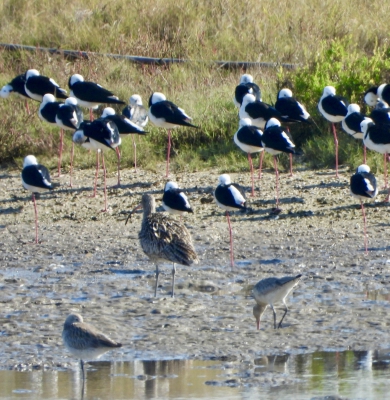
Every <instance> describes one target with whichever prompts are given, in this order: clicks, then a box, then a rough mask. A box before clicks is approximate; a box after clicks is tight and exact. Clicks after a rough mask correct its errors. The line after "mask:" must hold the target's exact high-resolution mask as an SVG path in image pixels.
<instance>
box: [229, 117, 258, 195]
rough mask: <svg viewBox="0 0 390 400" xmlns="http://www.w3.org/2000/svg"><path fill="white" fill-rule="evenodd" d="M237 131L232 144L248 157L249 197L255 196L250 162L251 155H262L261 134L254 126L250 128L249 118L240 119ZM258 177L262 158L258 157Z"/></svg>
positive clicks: (251, 163)
mask: <svg viewBox="0 0 390 400" xmlns="http://www.w3.org/2000/svg"><path fill="white" fill-rule="evenodd" d="M239 124H240V125H239V129H238V131H237V132H236V133H235V134H234V138H233V140H234V143H235V144H236V145H237V146H238V147H239V148H240V149H241V150H242V151H244V152H245V153H247V155H248V161H249V168H250V172H251V182H252V191H251V196H252V197H253V196H254V195H255V185H254V177H253V162H252V155H251V154H252V153H263V151H264V148H263V145H262V144H261V137H262V135H263V132H262V131H261V130H260V129H259V128H257V127H256V126H252V122H251V120H250V119H249V118H244V119H240V123H239ZM259 159H260V162H259V177H260V176H261V167H262V165H261V161H262V157H260V156H259Z"/></svg>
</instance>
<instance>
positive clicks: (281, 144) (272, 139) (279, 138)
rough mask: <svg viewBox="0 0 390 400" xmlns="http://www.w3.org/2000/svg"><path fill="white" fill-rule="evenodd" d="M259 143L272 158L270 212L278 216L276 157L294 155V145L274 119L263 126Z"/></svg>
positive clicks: (288, 135)
mask: <svg viewBox="0 0 390 400" xmlns="http://www.w3.org/2000/svg"><path fill="white" fill-rule="evenodd" d="M261 142H262V144H263V147H264V150H265V151H266V152H268V153H270V154H271V155H272V156H273V157H274V167H275V178H276V182H275V192H276V207H275V208H274V209H273V210H272V212H273V213H276V214H278V213H279V212H280V211H281V209H280V208H279V171H278V164H277V159H276V157H277V155H278V154H280V153H288V154H295V144H294V143H293V141H292V138H291V135H290V134H289V133H288V132H287V131H286V130H285V129H284V128H283V127H282V126H281V124H280V121H278V120H277V119H276V118H271V119H270V120H269V121H268V122H267V124H266V125H265V129H264V132H263V135H262V137H261Z"/></svg>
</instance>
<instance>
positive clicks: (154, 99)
mask: <svg viewBox="0 0 390 400" xmlns="http://www.w3.org/2000/svg"><path fill="white" fill-rule="evenodd" d="M149 119H150V121H151V122H152V123H153V124H154V125H156V126H157V127H159V128H165V129H167V130H168V148H167V168H166V177H167V178H168V175H169V158H170V154H171V129H172V128H177V127H179V126H188V127H192V128H197V126H195V125H193V124H192V123H191V122H190V121H192V118H191V117H189V116H188V115H187V114H186V112H185V111H184V110H183V109H181V108H180V107H178V106H177V105H176V104H174V103H172V102H171V101H168V100H167V99H166V97H165V95H163V94H162V93H159V92H154V93H153V94H152V95H151V96H150V99H149Z"/></svg>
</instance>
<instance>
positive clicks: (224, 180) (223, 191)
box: [214, 174, 246, 268]
mask: <svg viewBox="0 0 390 400" xmlns="http://www.w3.org/2000/svg"><path fill="white" fill-rule="evenodd" d="M218 181H219V185H218V186H217V188H216V189H215V192H214V198H215V202H216V203H217V205H218V207H221V208H222V209H223V210H225V211H226V219H227V222H228V227H229V236H230V266H231V267H232V268H233V267H234V252H233V231H232V226H231V224H230V216H229V211H237V210H245V209H246V200H245V195H244V192H243V190H242V189H241V187H240V186H239V185H237V184H235V183H232V181H231V179H230V176H229V175H228V174H223V175H221V176H220V177H219V179H218Z"/></svg>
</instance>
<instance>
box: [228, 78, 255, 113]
mask: <svg viewBox="0 0 390 400" xmlns="http://www.w3.org/2000/svg"><path fill="white" fill-rule="evenodd" d="M246 94H253V95H254V96H255V99H256V100H259V101H261V90H260V88H259V86H258V85H256V83H254V82H253V76H252V75H250V74H243V75H241V78H240V83H239V85H238V86H236V89H235V90H234V97H233V103H234V105H235V106H236V107H237V108H240V107H241V105H242V100H243V98H244V96H245V95H246Z"/></svg>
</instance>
